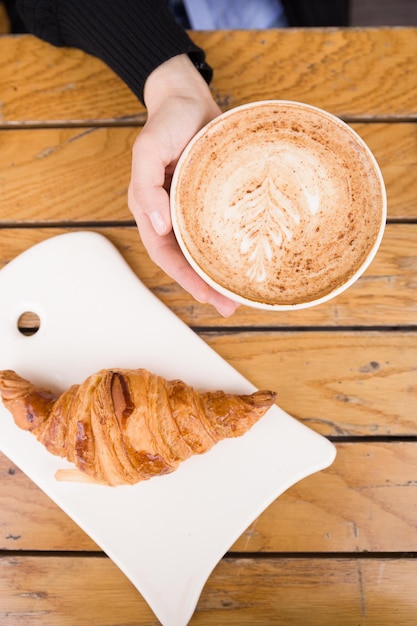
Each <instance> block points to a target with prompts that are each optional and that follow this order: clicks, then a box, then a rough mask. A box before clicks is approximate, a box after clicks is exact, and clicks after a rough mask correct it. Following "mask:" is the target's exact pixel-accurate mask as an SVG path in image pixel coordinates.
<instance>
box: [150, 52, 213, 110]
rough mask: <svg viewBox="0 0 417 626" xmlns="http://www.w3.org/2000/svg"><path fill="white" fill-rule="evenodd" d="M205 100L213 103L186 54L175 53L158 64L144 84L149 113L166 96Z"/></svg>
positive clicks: (209, 93) (203, 81)
mask: <svg viewBox="0 0 417 626" xmlns="http://www.w3.org/2000/svg"><path fill="white" fill-rule="evenodd" d="M172 97H181V98H190V99H194V100H200V101H201V100H202V99H203V100H207V102H208V103H209V104H211V103H212V104H213V105H214V106H217V105H215V103H214V101H213V97H212V95H211V91H210V88H209V86H208V84H207V83H206V81H205V80H204V78H203V77H202V75H201V74H200V72H199V71H198V70H197V68H196V67H195V66H194V65H193V63H192V61H191V60H190V58H189V57H188V55H187V54H181V55H177V56H175V57H172V58H171V59H168V61H165V62H164V63H162V64H161V65H160V66H158V67H157V68H156V69H155V70H154V71H153V72H151V74H150V75H149V76H148V78H147V80H146V82H145V86H144V102H145V106H146V108H147V110H148V112H149V113H151V112H152V111H153V110H157V109H158V108H159V106H160V105H161V104H163V103H164V102H165V101H166V100H167V98H172Z"/></svg>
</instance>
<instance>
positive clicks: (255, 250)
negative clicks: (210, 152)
mask: <svg viewBox="0 0 417 626" xmlns="http://www.w3.org/2000/svg"><path fill="white" fill-rule="evenodd" d="M287 158H288V155H287ZM291 161H292V159H291V158H290V159H288V160H287V167H285V168H284V171H281V172H280V174H279V175H277V173H276V172H274V171H272V167H271V166H269V165H266V167H265V169H264V171H263V172H262V175H261V176H257V177H256V179H254V180H253V181H252V185H251V184H250V181H249V182H248V181H246V188H243V189H242V188H241V189H238V190H237V191H236V193H235V194H234V196H233V198H232V199H231V202H230V205H229V208H228V210H227V211H226V217H227V218H228V219H230V220H232V221H233V223H234V224H235V225H237V226H238V228H236V231H235V235H234V236H235V239H237V240H238V244H239V249H240V252H241V254H242V255H245V256H246V255H248V258H249V261H250V263H249V264H248V269H247V271H246V273H245V274H246V276H247V278H248V279H249V280H250V281H255V282H258V283H261V282H264V281H265V280H266V278H267V275H268V272H267V266H268V264H269V263H270V262H271V260H272V258H273V250H274V249H275V250H276V249H279V248H281V247H282V245H283V243H284V242H285V241H287V242H289V241H291V239H292V237H293V235H294V229H295V228H296V227H297V226H299V225H300V222H301V218H302V215H303V214H305V213H308V214H310V215H315V214H316V213H317V212H318V209H319V193H318V189H317V185H316V183H315V181H314V177H313V176H311V177H309V178H310V180H309V181H308V182H306V181H303V180H301V179H300V177H299V176H298V175H297V171H296V170H294V169H293V167H288V165H290V162H291ZM288 177H291V178H293V183H294V182H295V184H296V187H297V188H298V189H299V193H298V194H297V195H296V197H294V195H293V197H290V196H289V195H286V193H285V185H283V184H282V181H285V179H287V180H288ZM294 179H295V181H294ZM259 180H261V182H260V183H259V182H256V181H259ZM291 186H292V189H293V190H294V184H292V185H291Z"/></svg>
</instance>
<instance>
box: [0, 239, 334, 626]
mask: <svg viewBox="0 0 417 626" xmlns="http://www.w3.org/2000/svg"><path fill="white" fill-rule="evenodd" d="M0 294H1V295H0V298H1V307H0V369H14V370H15V371H16V372H18V373H19V374H20V375H22V376H24V377H26V378H28V379H30V380H31V381H32V382H34V383H36V384H42V385H46V386H49V387H50V388H52V389H54V390H63V389H65V388H66V387H67V386H69V385H70V384H73V383H78V382H81V381H82V380H83V379H84V378H86V377H87V376H88V375H90V374H92V373H94V372H95V371H97V370H99V369H101V368H105V367H144V368H147V369H149V370H150V371H153V372H155V373H157V374H160V375H162V376H164V377H166V378H168V379H169V378H182V379H183V380H185V381H186V382H188V383H189V384H192V385H194V386H195V387H197V388H198V389H200V390H209V389H224V390H225V391H229V392H236V393H242V392H244V393H246V392H252V391H253V390H254V387H253V385H252V384H251V383H249V382H248V381H247V380H246V379H245V378H243V377H242V376H241V375H240V374H239V373H238V372H236V370H234V369H233V368H232V367H231V366H230V365H229V364H228V363H227V362H225V361H224V360H223V359H222V358H221V357H220V356H219V355H218V354H216V353H215V352H214V351H213V350H212V349H211V348H210V347H209V346H208V345H207V344H206V343H205V342H204V341H203V340H201V339H200V338H199V337H198V336H197V335H196V334H195V333H194V332H193V331H192V330H191V329H190V328H189V327H188V326H187V325H186V324H184V323H183V322H182V321H181V320H179V319H178V318H177V317H176V316H175V315H174V314H173V313H172V312H171V311H170V310H169V309H168V308H167V307H166V306H165V305H163V304H162V303H161V302H160V301H159V300H158V299H157V298H156V297H155V296H154V295H153V294H152V293H151V292H150V291H149V290H148V289H147V288H146V287H145V286H144V285H143V284H142V283H141V282H140V281H139V279H138V278H137V277H136V276H135V274H134V273H133V272H132V270H131V269H130V268H129V267H128V265H127V264H126V262H125V261H124V259H123V258H122V257H121V255H120V254H119V252H118V251H117V250H116V249H115V248H114V247H113V245H112V244H111V243H110V242H109V241H108V240H107V239H106V238H104V237H103V236H101V235H99V234H96V233H91V232H76V233H70V234H65V235H59V236H57V237H52V238H51V239H48V240H46V241H44V242H42V243H40V244H38V245H36V246H34V247H33V248H30V249H29V250H27V251H26V252H24V253H23V254H21V255H20V256H19V257H17V258H16V259H14V260H13V261H12V262H10V263H9V264H8V265H7V266H6V267H4V268H3V269H2V270H1V271H0ZM26 311H32V312H35V313H37V314H38V315H39V318H40V321H41V325H40V329H39V330H38V332H37V333H36V334H34V335H32V336H24V335H22V334H21V333H20V331H19V330H18V328H17V321H18V319H19V317H20V315H21V314H23V313H24V312H26ZM294 384H296V383H294ZM296 392H297V391H296V389H295V393H296ZM0 449H1V451H2V452H3V453H4V454H5V455H6V456H8V457H9V458H10V459H11V460H12V461H13V462H14V463H16V465H17V466H19V467H20V468H21V469H22V471H23V472H25V473H26V474H27V475H28V476H29V477H30V478H31V479H32V480H33V481H34V482H35V483H36V484H37V485H38V486H39V487H40V488H41V489H42V490H43V491H44V492H45V493H46V494H47V495H48V496H49V497H50V498H51V499H52V500H53V501H54V502H56V503H57V504H58V505H59V506H60V507H61V508H62V509H63V510H64V511H65V512H66V513H67V514H68V515H69V516H70V517H71V518H72V519H73V520H74V521H75V522H76V523H77V524H79V526H80V527H81V528H82V529H83V530H84V531H85V532H86V533H88V534H89V535H90V536H91V538H92V539H93V540H94V541H95V542H96V543H97V544H98V545H99V546H100V547H101V548H102V549H103V550H104V551H105V552H106V553H107V554H108V556H109V557H110V558H111V559H112V560H113V561H114V562H115V563H116V564H117V565H118V566H119V567H120V569H121V570H122V571H123V572H124V573H125V574H126V576H127V577H128V578H129V579H130V580H131V581H132V583H133V584H134V585H135V586H136V588H137V589H138V590H139V592H140V593H141V594H142V595H143V597H144V598H145V599H146V601H147V602H148V604H149V605H150V607H151V608H152V610H153V611H154V613H155V614H156V616H157V617H158V619H159V620H160V622H161V623H162V624H163V625H164V626H184V625H185V624H187V623H188V622H189V620H190V619H191V617H192V614H193V612H194V610H195V607H196V604H197V601H198V598H199V596H200V593H201V590H202V588H203V586H204V584H205V582H206V580H207V578H208V576H209V575H210V573H211V571H212V570H213V568H214V567H215V565H216V564H217V563H218V561H219V560H220V559H221V558H222V556H223V555H224V553H225V552H226V551H227V550H228V549H229V548H230V546H231V545H232V544H233V543H234V542H235V540H236V539H237V538H238V537H239V536H240V535H241V534H242V533H243V532H244V530H245V529H246V528H247V527H248V526H249V525H250V524H251V523H252V522H253V521H254V520H255V519H256V517H257V516H258V515H259V514H260V513H261V512H262V511H263V510H264V509H265V508H266V507H267V506H268V505H269V504H270V503H271V502H272V501H273V500H274V499H275V498H277V496H279V495H280V494H281V493H282V492H283V491H284V490H286V489H287V488H288V487H290V486H291V485H293V484H294V483H295V482H297V481H299V480H300V479H302V478H303V477H305V476H307V475H309V474H311V473H313V472H316V471H318V470H320V469H323V468H325V467H327V466H328V465H330V464H331V463H332V461H333V459H334V456H335V449H334V447H333V445H332V444H331V443H329V442H328V441H327V440H326V439H325V438H324V437H321V436H320V435H318V434H316V433H315V432H313V431H312V430H310V429H308V428H306V427H305V426H303V425H301V424H300V423H299V422H297V421H296V420H295V419H293V418H292V417H290V416H289V415H288V414H286V413H284V412H283V411H282V410H281V409H279V408H278V407H277V406H274V407H272V408H271V409H270V410H269V411H268V413H267V414H266V416H264V418H262V420H261V421H260V422H258V424H256V425H255V426H254V427H253V428H252V430H251V431H250V432H249V433H247V434H246V435H244V436H243V437H241V438H238V439H232V440H226V441H222V442H220V443H219V444H217V446H215V447H214V448H213V449H212V450H210V451H209V452H208V453H206V454H204V455H201V456H195V457H193V458H191V459H189V460H187V461H186V462H184V463H183V464H182V466H181V467H180V468H179V469H178V470H177V471H176V472H174V473H173V474H170V475H167V476H164V477H158V478H154V479H151V480H149V481H146V482H142V483H138V484H137V485H134V486H121V487H106V486H100V485H92V484H84V483H69V482H58V481H56V480H55V478H54V475H55V472H56V470H57V469H59V468H66V467H69V464H68V463H67V462H66V461H64V460H62V459H60V458H57V457H54V456H52V455H51V454H49V453H48V452H47V451H46V450H45V449H44V447H43V446H42V445H41V444H39V443H38V442H37V441H36V439H35V437H33V436H32V435H31V434H30V433H27V432H24V431H22V430H20V429H19V428H17V427H16V426H15V424H14V423H13V420H12V418H11V416H10V414H9V413H8V411H7V410H6V409H5V408H4V406H3V405H2V403H1V402H0ZM238 584H239V582H238V581H236V585H238Z"/></svg>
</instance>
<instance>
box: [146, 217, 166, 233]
mask: <svg viewBox="0 0 417 626" xmlns="http://www.w3.org/2000/svg"><path fill="white" fill-rule="evenodd" d="M149 217H150V220H151V224H152V226H153V228H154V231H155V232H156V233H157V234H158V235H163V234H164V233H165V222H164V218H163V217H162V215H161V214H160V213H159V212H158V211H154V212H153V213H151V214H150V216H149Z"/></svg>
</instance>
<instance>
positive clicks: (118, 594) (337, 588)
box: [0, 556, 417, 626]
mask: <svg viewBox="0 0 417 626" xmlns="http://www.w3.org/2000/svg"><path fill="white" fill-rule="evenodd" d="M416 575H417V562H416V560H413V559H393V560H390V559H382V558H381V559H360V560H358V559H354V558H351V559H349V558H345V559H326V558H325V559H318V558H312V559H305V558H301V559H285V558H283V559H280V558H274V559H230V560H229V559H227V560H223V561H221V562H220V564H219V565H218V566H217V567H216V568H215V570H214V572H213V573H212V575H211V576H210V578H209V580H208V582H207V584H206V586H205V588H204V590H203V593H202V595H201V597H200V600H199V602H198V605H197V609H196V612H195V614H194V616H193V617H192V619H191V621H190V622H189V624H190V626H204V625H207V626H208V625H212V624H223V625H225V626H226V625H228V624H230V625H232V624H233V625H236V624H245V625H247V624H251V625H253V626H257V625H259V626H264V625H265V624H274V626H299V625H300V624H308V626H334V625H335V624H337V625H338V626H352V624H355V625H358V626H381V624H386V623H387V621H386V620H387V617H388V616H389V617H388V619H389V623H395V624H396V625H398V626H414V625H415V616H416V611H417V597H416V594H415V579H416ZM0 596H1V598H2V602H1V608H0V621H1V623H2V626H20V625H22V626H23V625H25V626H26V624H28V623H30V624H42V626H55V625H56V624H59V625H60V626H73V625H74V624H77V626H89V625H90V624H100V626H110V625H113V624H124V625H125V626H128V625H132V626H133V625H135V626H136V625H137V624H141V626H151V625H154V626H155V624H156V623H157V622H156V621H155V617H154V615H153V613H152V612H151V610H150V609H149V607H148V606H147V605H146V603H145V602H144V600H143V599H142V597H141V596H140V594H139V593H138V592H137V591H136V590H135V589H134V588H133V586H132V585H131V584H130V582H129V581H128V580H127V579H126V578H125V577H124V575H123V574H122V573H121V572H120V571H119V570H118V569H117V568H116V566H115V565H113V563H111V562H110V561H109V560H108V559H101V558H74V557H73V558H71V557H63V558H58V557H51V558H42V557H41V556H39V557H37V556H30V557H22V556H14V557H12V558H9V557H6V558H2V559H1V560H0Z"/></svg>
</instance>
